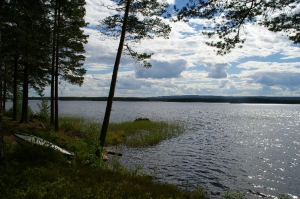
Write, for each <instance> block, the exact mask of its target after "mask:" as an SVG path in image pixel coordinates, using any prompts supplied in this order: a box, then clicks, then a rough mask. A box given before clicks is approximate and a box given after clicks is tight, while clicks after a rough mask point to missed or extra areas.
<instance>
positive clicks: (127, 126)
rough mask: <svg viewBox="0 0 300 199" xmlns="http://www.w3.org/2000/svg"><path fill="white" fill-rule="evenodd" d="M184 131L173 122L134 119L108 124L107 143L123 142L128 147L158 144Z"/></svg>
mask: <svg viewBox="0 0 300 199" xmlns="http://www.w3.org/2000/svg"><path fill="white" fill-rule="evenodd" d="M183 132H184V129H183V127H181V126H179V125H177V124H175V123H167V122H155V121H154V122H153V121H135V122H123V123H116V124H110V126H109V132H108V134H107V144H108V145H117V144H124V145H126V146H130V147H146V146H152V145H155V144H158V143H159V142H161V141H162V140H165V139H170V138H172V137H175V136H178V135H180V134H182V133H183Z"/></svg>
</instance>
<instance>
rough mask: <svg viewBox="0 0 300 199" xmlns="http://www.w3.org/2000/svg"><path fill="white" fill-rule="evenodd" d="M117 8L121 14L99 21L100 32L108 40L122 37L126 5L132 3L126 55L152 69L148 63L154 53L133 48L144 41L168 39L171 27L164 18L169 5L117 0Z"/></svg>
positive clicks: (156, 2) (145, 1)
mask: <svg viewBox="0 0 300 199" xmlns="http://www.w3.org/2000/svg"><path fill="white" fill-rule="evenodd" d="M114 2H115V6H116V7H117V8H115V10H116V11H118V12H119V13H120V14H115V15H112V16H109V17H106V18H105V19H103V20H101V21H99V22H100V24H99V28H100V32H101V33H102V34H103V35H104V36H106V37H107V38H113V39H115V38H118V37H120V36H121V33H122V27H123V24H124V19H125V18H124V15H123V13H122V12H125V7H126V6H125V5H126V4H127V3H130V9H129V16H128V19H127V27H126V36H125V44H124V46H125V47H126V48H125V49H124V52H123V53H124V54H125V55H129V56H131V57H132V58H133V59H134V60H136V61H137V62H138V63H140V64H141V65H142V66H143V67H145V68H150V67H151V63H150V62H148V61H146V60H148V59H150V58H151V56H152V55H153V53H137V52H136V51H135V50H134V49H133V47H134V45H135V43H139V42H140V41H141V40H143V39H154V37H164V38H165V39H168V37H169V33H170V32H171V27H170V26H169V25H168V24H165V23H164V22H163V18H162V16H164V15H167V10H166V9H167V7H168V6H169V5H168V4H167V3H162V2H158V1H156V0H155V1H154V0H134V1H123V0H115V1H114Z"/></svg>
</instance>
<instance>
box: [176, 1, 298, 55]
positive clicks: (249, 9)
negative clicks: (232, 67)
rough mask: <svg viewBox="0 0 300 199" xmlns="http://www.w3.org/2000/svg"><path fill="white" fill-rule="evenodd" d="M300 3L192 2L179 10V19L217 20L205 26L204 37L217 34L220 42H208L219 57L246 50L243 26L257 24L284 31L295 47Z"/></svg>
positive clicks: (275, 30)
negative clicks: (232, 51)
mask: <svg viewBox="0 0 300 199" xmlns="http://www.w3.org/2000/svg"><path fill="white" fill-rule="evenodd" d="M299 3H300V1H299V0H244V1H231V0H189V3H187V4H186V5H185V6H184V7H183V8H181V9H178V8H177V7H176V6H175V10H176V11H177V20H189V19H191V18H205V19H211V20H212V21H213V23H212V25H211V26H208V27H204V28H205V32H204V34H206V35H208V36H209V37H212V36H214V35H217V36H218V37H219V41H217V42H207V44H208V45H210V46H214V47H217V48H218V52H217V53H218V54H221V55H223V54H226V53H228V52H230V50H231V49H233V48H235V47H236V46H237V45H238V47H242V45H241V44H242V43H244V41H245V38H244V37H243V35H242V33H241V32H242V31H243V30H242V27H243V25H245V24H248V23H256V24H259V25H262V26H265V27H267V28H268V29H269V30H270V31H273V32H282V34H285V35H287V36H288V38H289V39H290V40H291V41H293V42H294V43H295V44H299V43H300V13H299V6H300V5H299Z"/></svg>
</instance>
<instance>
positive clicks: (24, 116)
mask: <svg viewBox="0 0 300 199" xmlns="http://www.w3.org/2000/svg"><path fill="white" fill-rule="evenodd" d="M27 53H28V52H27ZM26 58H27V60H26V62H25V63H24V77H23V99H22V117H21V121H20V123H27V122H28V84H29V81H28V76H29V66H28V55H27V56H26Z"/></svg>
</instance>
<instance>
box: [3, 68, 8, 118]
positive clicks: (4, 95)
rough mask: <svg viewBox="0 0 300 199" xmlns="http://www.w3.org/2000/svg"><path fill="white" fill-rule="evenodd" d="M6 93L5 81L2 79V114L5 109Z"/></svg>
mask: <svg viewBox="0 0 300 199" xmlns="http://www.w3.org/2000/svg"><path fill="white" fill-rule="evenodd" d="M5 71H6V67H5ZM6 94H7V83H6V81H5V80H4V81H3V94H2V95H3V97H2V99H3V100H2V112H3V114H4V113H5V110H6V106H5V105H6V97H7V96H6Z"/></svg>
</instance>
